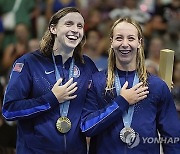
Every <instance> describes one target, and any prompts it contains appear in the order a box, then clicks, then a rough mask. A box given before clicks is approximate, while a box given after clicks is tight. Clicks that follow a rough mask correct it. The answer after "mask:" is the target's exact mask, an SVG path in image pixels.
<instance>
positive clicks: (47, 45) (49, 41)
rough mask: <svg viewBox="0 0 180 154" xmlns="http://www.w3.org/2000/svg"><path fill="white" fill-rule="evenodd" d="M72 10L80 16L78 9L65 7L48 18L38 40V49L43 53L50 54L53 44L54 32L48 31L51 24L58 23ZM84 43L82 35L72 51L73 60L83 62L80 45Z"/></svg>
mask: <svg viewBox="0 0 180 154" xmlns="http://www.w3.org/2000/svg"><path fill="white" fill-rule="evenodd" d="M72 12H78V13H79V14H80V15H81V16H82V14H81V13H80V12H79V10H78V9H76V8H74V7H65V8H63V9H61V10H59V11H58V12H56V13H55V14H54V15H53V16H52V17H51V19H50V21H49V24H48V29H47V30H46V32H45V34H44V36H43V37H42V40H41V42H40V51H41V52H42V53H43V54H44V55H45V56H49V55H51V54H52V51H53V46H54V41H55V37H56V35H55V34H52V33H51V31H50V27H51V26H56V25H57V24H58V21H59V20H60V19H61V18H62V17H64V16H66V15H67V14H68V13H72ZM84 43H85V37H84V36H83V39H82V41H81V42H80V43H79V44H78V45H77V47H76V48H75V49H74V52H73V57H74V59H75V61H79V62H83V57H82V47H83V45H84Z"/></svg>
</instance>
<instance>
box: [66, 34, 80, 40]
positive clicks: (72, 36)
mask: <svg viewBox="0 0 180 154" xmlns="http://www.w3.org/2000/svg"><path fill="white" fill-rule="evenodd" d="M66 37H67V38H68V39H69V40H71V41H76V40H77V39H78V38H79V37H78V36H75V35H66Z"/></svg>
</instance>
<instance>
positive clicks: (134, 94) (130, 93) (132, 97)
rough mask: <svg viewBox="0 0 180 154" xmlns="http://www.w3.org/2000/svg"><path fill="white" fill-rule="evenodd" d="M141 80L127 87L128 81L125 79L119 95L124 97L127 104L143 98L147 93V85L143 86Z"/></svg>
mask: <svg viewBox="0 0 180 154" xmlns="http://www.w3.org/2000/svg"><path fill="white" fill-rule="evenodd" d="M142 85H143V82H140V83H138V84H136V85H135V86H133V87H132V88H130V89H127V87H128V82H127V81H126V82H125V84H124V85H123V87H122V88H121V92H120V95H121V96H122V97H124V98H125V99H126V100H127V102H128V103H129V105H133V104H135V103H137V102H139V101H141V100H143V99H145V98H146V97H147V95H148V93H149V91H148V87H143V86H142Z"/></svg>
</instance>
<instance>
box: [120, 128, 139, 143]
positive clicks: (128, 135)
mask: <svg viewBox="0 0 180 154" xmlns="http://www.w3.org/2000/svg"><path fill="white" fill-rule="evenodd" d="M135 137H136V133H135V131H134V130H133V129H132V128H130V127H124V128H123V129H122V130H121V131H120V139H121V140H122V141H123V142H124V143H127V144H130V143H131V142H133V141H134V139H135Z"/></svg>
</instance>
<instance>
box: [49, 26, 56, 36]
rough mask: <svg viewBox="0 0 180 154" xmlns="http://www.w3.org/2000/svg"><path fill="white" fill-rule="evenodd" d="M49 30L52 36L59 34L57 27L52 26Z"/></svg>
mask: <svg viewBox="0 0 180 154" xmlns="http://www.w3.org/2000/svg"><path fill="white" fill-rule="evenodd" d="M49 30H50V32H51V33H52V34H55V35H56V34H57V33H56V30H57V29H56V26H54V25H51V26H50V29H49Z"/></svg>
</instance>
